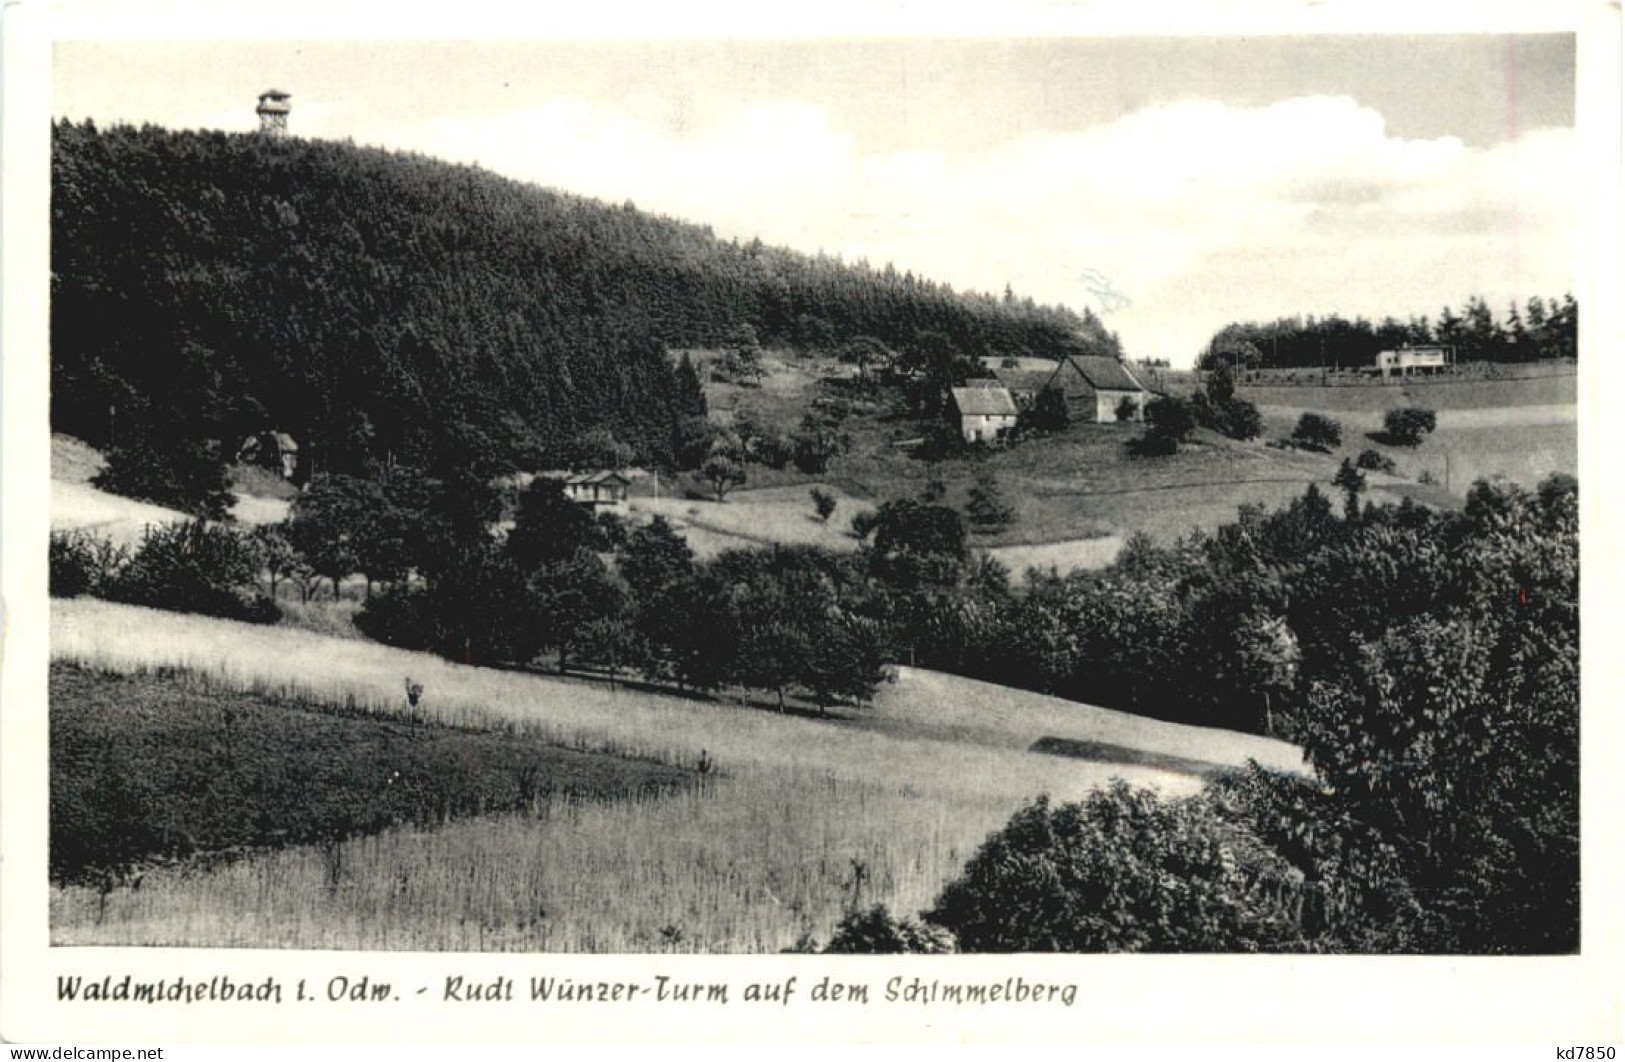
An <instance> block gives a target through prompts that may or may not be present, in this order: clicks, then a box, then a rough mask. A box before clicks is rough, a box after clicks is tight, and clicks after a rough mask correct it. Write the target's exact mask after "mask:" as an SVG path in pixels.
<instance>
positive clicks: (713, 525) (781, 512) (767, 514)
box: [629, 481, 874, 557]
mask: <svg viewBox="0 0 1625 1062" xmlns="http://www.w3.org/2000/svg"><path fill="white" fill-rule="evenodd" d="M819 485H820V484H818V483H817V482H816V481H813V483H812V485H811V486H805V487H804V486H800V485H797V486H793V487H768V488H763V489H760V490H738V491H734V492H733V493H732V494H729V495H728V497H727V499H726V500H725V501H722V502H717V501H714V500H710V499H706V500H700V499H685V498H658V499H657V498H633V499H631V501H630V502H629V505H630V508H631V510H632V511H633V512H634V513H645V514H648V515H651V516H654V515H658V516H664V517H665V518H666V519H667V520H669V521H671V522H672V524H673V526H675V527H677V528H678V529H679V530H682V531H683V532H684V534H685V535H686V536H687V537H688V539H689V545H690V546H691V547H692V548H693V549H694V551H695V553H696V554H697V555H699V556H701V557H708V556H713V555H714V554H716V553H719V552H721V551H722V550H723V549H737V548H741V547H747V548H748V547H751V546H759V545H763V544H766V543H771V542H780V543H785V544H793V545H816V546H825V547H827V548H830V549H856V548H857V546H858V540H857V538H856V537H855V536H853V535H852V533H851V522H852V517H853V515H854V514H856V513H858V512H860V511H865V512H867V511H871V510H873V509H874V505H873V504H871V503H869V502H867V501H864V500H862V499H858V498H853V497H852V496H851V495H849V494H846V493H844V492H842V491H841V490H839V489H838V488H835V487H830V486H827V485H825V486H823V489H825V490H827V491H829V493H830V494H831V495H833V496H834V497H835V498H836V508H835V514H834V515H833V516H831V517H830V519H829V522H828V523H824V522H823V521H821V520H819V519H818V517H817V515H816V514H815V513H814V512H813V504H812V498H811V496H810V495H809V494H808V491H809V490H811V489H812V486H819ZM696 531H697V532H701V533H700V534H694V532H696ZM707 533H708V534H707Z"/></svg>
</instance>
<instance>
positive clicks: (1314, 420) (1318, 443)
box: [1292, 413, 1343, 453]
mask: <svg viewBox="0 0 1625 1062" xmlns="http://www.w3.org/2000/svg"><path fill="white" fill-rule="evenodd" d="M1292 442H1293V443H1294V444H1296V445H1298V446H1301V447H1303V448H1304V449H1306V450H1318V451H1320V452H1321V453H1330V452H1331V451H1332V450H1335V449H1336V448H1337V447H1339V446H1341V445H1342V444H1343V426H1342V425H1341V424H1339V423H1338V422H1337V421H1335V420H1333V419H1332V418H1331V417H1328V416H1326V415H1325V414H1324V413H1305V414H1304V415H1303V416H1301V417H1299V418H1298V426H1297V427H1295V428H1293V429H1292Z"/></svg>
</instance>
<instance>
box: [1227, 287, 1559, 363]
mask: <svg viewBox="0 0 1625 1062" xmlns="http://www.w3.org/2000/svg"><path fill="white" fill-rule="evenodd" d="M1579 319H1580V308H1579V305H1578V304H1577V303H1576V302H1575V301H1574V296H1573V295H1568V294H1565V295H1564V296H1563V297H1562V298H1561V299H1556V298H1545V299H1543V298H1541V297H1539V296H1532V297H1531V298H1530V299H1529V300H1528V301H1527V302H1526V303H1524V304H1523V306H1521V307H1520V306H1519V304H1518V303H1517V302H1516V301H1513V302H1511V303H1509V304H1508V305H1507V308H1506V310H1505V312H1504V313H1503V314H1500V315H1497V313H1496V312H1495V310H1493V309H1492V308H1491V307H1490V305H1489V304H1488V303H1487V302H1485V301H1484V300H1483V299H1482V298H1479V297H1478V296H1473V297H1471V298H1469V299H1468V300H1467V303H1466V305H1465V306H1463V307H1462V308H1461V309H1460V310H1459V311H1456V310H1453V309H1451V308H1450V307H1449V306H1446V307H1444V309H1442V310H1441V311H1440V312H1439V316H1438V317H1437V319H1430V318H1429V317H1427V316H1426V315H1416V316H1412V317H1410V318H1407V319H1406V320H1404V321H1401V320H1399V319H1398V318H1395V317H1384V318H1383V319H1382V320H1381V321H1376V322H1373V321H1370V320H1368V319H1367V318H1364V317H1356V318H1354V319H1353V320H1349V319H1348V318H1346V317H1341V316H1339V315H1337V314H1332V315H1330V316H1326V317H1319V318H1317V317H1315V316H1313V315H1311V316H1308V317H1298V316H1294V317H1280V318H1277V319H1275V320H1273V321H1262V322H1259V321H1249V322H1241V323H1233V324H1227V325H1225V326H1224V327H1223V328H1221V329H1219V330H1218V332H1216V333H1215V334H1214V336H1213V338H1212V339H1211V340H1210V341H1209V342H1208V346H1207V349H1206V350H1204V351H1203V352H1202V355H1201V358H1200V359H1199V361H1198V368H1201V369H1212V368H1214V367H1215V366H1217V365H1219V364H1221V363H1223V364H1228V365H1230V366H1231V367H1233V368H1249V369H1303V368H1321V367H1325V368H1331V369H1351V368H1361V367H1366V366H1371V365H1374V364H1375V363H1376V357H1377V354H1378V352H1380V351H1384V350H1397V349H1399V348H1400V347H1406V346H1428V345H1443V346H1449V347H1453V348H1455V352H1456V358H1457V360H1458V361H1464V362H1469V361H1485V362H1522V361H1541V360H1547V359H1554V358H1574V357H1576V356H1577V355H1578V352H1579Z"/></svg>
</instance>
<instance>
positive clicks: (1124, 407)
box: [1116, 395, 1140, 424]
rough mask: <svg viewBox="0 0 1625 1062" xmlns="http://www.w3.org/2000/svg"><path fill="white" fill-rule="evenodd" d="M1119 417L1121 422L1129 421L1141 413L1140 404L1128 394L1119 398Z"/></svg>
mask: <svg viewBox="0 0 1625 1062" xmlns="http://www.w3.org/2000/svg"><path fill="white" fill-rule="evenodd" d="M1116 412H1117V419H1118V421H1119V422H1120V423H1124V424H1126V423H1128V422H1129V421H1131V420H1134V419H1136V418H1137V417H1139V415H1140V404H1139V403H1138V402H1136V401H1134V399H1132V398H1130V397H1129V396H1128V395H1124V396H1123V397H1122V398H1120V399H1118V400H1117V411H1116Z"/></svg>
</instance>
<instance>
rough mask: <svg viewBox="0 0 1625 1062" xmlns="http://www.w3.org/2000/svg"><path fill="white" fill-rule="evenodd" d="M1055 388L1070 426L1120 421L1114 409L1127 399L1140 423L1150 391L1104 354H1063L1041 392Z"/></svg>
mask: <svg viewBox="0 0 1625 1062" xmlns="http://www.w3.org/2000/svg"><path fill="white" fill-rule="evenodd" d="M1052 387H1053V388H1055V389H1057V390H1059V391H1060V392H1061V394H1062V395H1063V396H1064V397H1065V398H1066V408H1067V414H1068V415H1069V417H1070V418H1071V420H1072V421H1073V422H1074V423H1078V422H1091V421H1092V422H1095V423H1100V424H1110V423H1113V422H1114V421H1117V420H1118V419H1120V418H1119V417H1118V410H1119V408H1122V406H1123V402H1124V400H1127V401H1128V403H1129V407H1130V408H1132V410H1133V415H1132V416H1131V417H1129V418H1128V419H1131V420H1143V419H1144V418H1145V404H1146V402H1148V401H1150V398H1151V391H1150V389H1149V388H1147V387H1146V386H1145V384H1143V383H1141V382H1140V380H1139V378H1138V377H1136V376H1135V375H1134V373H1133V371H1132V370H1130V369H1129V367H1128V366H1127V365H1125V364H1123V363H1122V362H1120V361H1118V360H1117V359H1116V358H1111V357H1107V356H1106V355H1104V354H1066V355H1063V356H1062V357H1061V360H1060V361H1059V362H1058V363H1057V364H1056V366H1055V371H1054V372H1052V373H1050V376H1049V379H1048V380H1046V381H1045V382H1044V387H1043V388H1042V389H1049V388H1052Z"/></svg>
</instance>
